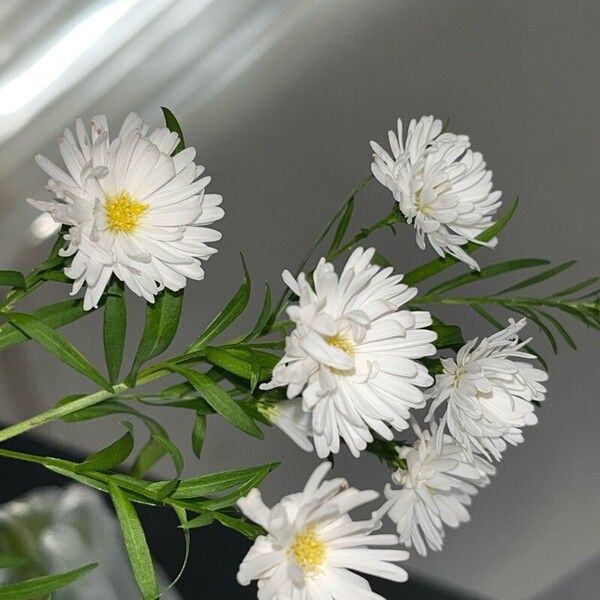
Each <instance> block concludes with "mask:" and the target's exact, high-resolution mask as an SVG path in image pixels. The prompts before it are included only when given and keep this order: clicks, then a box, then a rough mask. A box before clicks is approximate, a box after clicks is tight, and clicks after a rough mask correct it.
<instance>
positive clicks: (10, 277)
mask: <svg viewBox="0 0 600 600" xmlns="http://www.w3.org/2000/svg"><path fill="white" fill-rule="evenodd" d="M0 285H6V286H9V287H12V288H17V289H20V290H24V289H25V288H26V287H27V283H26V282H25V276H24V275H23V273H20V272H19V271H0Z"/></svg>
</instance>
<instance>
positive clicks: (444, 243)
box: [371, 116, 501, 269]
mask: <svg viewBox="0 0 600 600" xmlns="http://www.w3.org/2000/svg"><path fill="white" fill-rule="evenodd" d="M402 129H403V128H402V121H401V120H400V119H398V131H397V133H396V132H394V131H389V132H388V139H389V144H390V147H391V152H392V154H391V155H390V154H389V153H388V152H387V151H386V150H384V149H383V148H382V147H381V146H380V145H379V144H377V143H376V142H371V147H372V149H373V163H372V164H371V170H372V172H373V175H374V176H375V178H376V179H377V180H378V181H379V182H380V183H382V184H383V185H384V186H385V187H387V188H388V189H390V190H391V191H392V193H393V195H394V198H395V200H396V201H397V202H398V206H399V208H400V210H401V212H402V213H403V215H404V216H405V218H406V220H407V222H408V223H412V224H414V227H415V229H416V233H417V244H418V246H419V248H421V249H422V250H423V249H425V238H426V237H427V239H428V240H429V243H430V244H431V247H432V248H433V249H434V250H435V251H436V252H437V253H438V254H439V255H440V256H442V257H443V256H445V255H446V254H450V255H451V256H454V257H455V258H457V259H458V260H460V261H462V262H464V263H466V264H467V265H469V267H471V268H472V269H478V268H479V267H478V265H477V262H476V261H475V260H474V259H473V258H472V257H471V256H469V255H468V254H467V253H466V252H465V251H464V250H463V249H462V248H461V246H463V245H464V244H466V243H467V242H475V243H477V244H482V245H485V246H488V247H494V246H495V245H496V243H497V240H496V238H494V239H492V240H490V241H489V242H481V241H478V240H477V239H476V237H477V236H478V235H479V234H480V233H482V232H483V231H484V230H485V229H487V228H488V227H489V226H490V225H491V224H492V215H493V214H494V213H495V212H496V211H497V210H498V208H499V207H500V204H501V202H500V196H501V192H499V191H492V172H491V171H489V170H487V169H486V164H485V162H484V160H483V157H482V155H481V154H480V153H479V152H473V151H472V150H470V149H469V146H470V142H469V138H468V137H467V136H465V135H455V134H452V133H441V132H442V122H441V121H440V120H439V119H434V118H433V117H432V116H429V117H421V118H420V119H419V121H418V122H417V121H415V120H414V119H413V120H412V121H411V122H410V125H409V127H408V132H407V135H406V141H404V140H403V131H402Z"/></svg>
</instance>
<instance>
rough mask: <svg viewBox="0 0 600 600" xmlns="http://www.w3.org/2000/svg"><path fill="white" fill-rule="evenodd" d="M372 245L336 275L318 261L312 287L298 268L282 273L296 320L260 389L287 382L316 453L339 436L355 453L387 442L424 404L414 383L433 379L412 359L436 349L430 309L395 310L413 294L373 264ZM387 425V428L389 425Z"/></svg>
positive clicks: (335, 446) (332, 448)
mask: <svg viewBox="0 0 600 600" xmlns="http://www.w3.org/2000/svg"><path fill="white" fill-rule="evenodd" d="M374 252H375V250H374V249H373V248H371V249H369V250H363V249H362V248H358V249H357V250H355V251H354V252H353V253H352V255H351V256H350V258H349V259H348V262H347V263H346V266H345V267H344V270H343V271H342V273H341V275H339V276H338V275H337V273H336V272H335V270H334V267H333V265H332V264H330V263H328V262H326V261H325V259H321V261H320V262H319V264H318V266H317V268H316V269H315V271H314V289H313V288H312V287H311V285H310V284H309V283H308V281H307V279H306V277H305V275H304V274H303V273H302V274H301V275H300V276H299V277H298V279H297V280H296V279H294V278H293V277H292V275H291V274H290V273H289V272H287V271H286V272H284V274H283V278H284V281H285V282H286V283H287V285H288V286H289V287H290V288H291V289H292V291H293V292H294V293H295V294H297V295H298V297H299V304H298V305H294V306H290V307H289V308H288V315H289V317H290V319H291V320H292V321H293V322H294V323H295V324H296V328H295V329H294V331H293V332H292V333H291V334H290V335H289V336H288V337H287V339H286V349H285V355H284V356H283V358H282V359H281V361H280V362H279V363H278V365H277V366H276V367H275V369H274V370H273V377H272V380H271V381H270V382H269V383H267V384H263V385H262V386H261V387H262V389H271V388H274V387H282V386H287V396H288V398H295V397H296V396H298V395H299V394H302V406H303V408H304V410H305V411H307V412H310V413H311V414H312V432H313V438H314V443H315V448H316V450H317V454H318V455H319V456H320V457H325V456H327V455H328V454H329V453H330V452H334V453H336V452H338V451H339V449H340V438H343V439H344V441H345V442H346V444H347V445H348V447H349V449H350V450H351V452H352V453H353V454H354V456H358V455H359V453H360V452H361V450H364V449H365V448H366V446H367V443H368V442H371V441H372V440H373V436H372V433H371V430H373V431H376V432H377V433H378V434H379V435H380V436H382V437H383V438H385V439H388V440H391V439H393V432H392V430H391V429H390V427H389V426H391V428H393V429H395V430H397V431H402V430H403V429H406V428H407V427H408V421H407V420H408V418H409V416H410V411H411V409H415V408H422V407H423V406H424V397H423V392H422V391H421V390H420V389H419V388H420V387H427V386H429V385H431V384H432V383H433V379H432V378H431V377H430V375H429V373H428V372H427V369H426V368H425V367H424V366H423V365H421V364H420V363H418V362H417V360H418V359H420V358H422V357H424V356H430V355H432V354H435V347H434V346H433V344H432V342H433V341H434V340H435V339H436V334H435V333H434V332H432V331H430V330H428V329H426V327H427V326H428V325H430V324H431V316H430V314H429V313H428V312H423V311H410V310H399V308H400V307H401V306H402V305H403V304H406V303H407V302H408V301H409V300H411V299H412V298H413V297H414V296H415V295H416V293H417V290H416V289H415V288H410V287H408V286H406V285H404V284H402V283H401V281H402V275H392V268H391V267H388V268H385V269H381V268H380V267H379V266H377V265H373V264H371V259H372V257H373V254H374ZM388 425H389V426H388Z"/></svg>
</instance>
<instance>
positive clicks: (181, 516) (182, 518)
mask: <svg viewBox="0 0 600 600" xmlns="http://www.w3.org/2000/svg"><path fill="white" fill-rule="evenodd" d="M173 510H174V511H175V514H176V515H177V519H178V520H179V526H180V527H181V529H183V538H184V542H185V552H184V555H183V562H182V563H181V568H180V569H179V573H177V576H176V577H175V579H173V581H172V582H171V583H170V584H169V587H167V590H170V589H172V588H174V587H175V585H176V584H177V582H178V581H179V580H180V579H181V577H182V575H183V572H184V571H185V568H186V566H187V564H188V560H189V558H190V532H189V530H188V528H187V525H188V523H189V521H188V518H187V512H186V511H185V509H183V508H179V507H177V506H174V507H173Z"/></svg>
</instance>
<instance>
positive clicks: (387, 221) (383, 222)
mask: <svg viewBox="0 0 600 600" xmlns="http://www.w3.org/2000/svg"><path fill="white" fill-rule="evenodd" d="M403 220H404V219H403V217H402V215H401V214H400V213H399V211H398V209H397V205H396V204H394V208H393V210H392V212H390V213H389V214H387V215H386V216H385V217H383V219H380V220H379V221H377V223H375V224H374V225H371V227H367V228H365V229H361V231H360V232H359V233H357V234H356V235H355V236H354V237H353V238H352V239H351V240H350V241H349V242H348V243H347V244H344V245H343V246H340V247H339V248H338V249H337V250H336V251H335V252H331V253H329V254H328V255H327V260H334V259H336V258H337V257H338V256H340V255H341V254H344V252H348V251H349V250H354V248H356V246H358V244H359V243H360V242H361V241H362V240H364V239H366V238H368V237H369V236H370V235H371V234H372V233H374V232H375V231H377V230H378V229H383V228H384V227H389V226H392V225H394V224H395V223H398V222H399V221H403Z"/></svg>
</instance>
